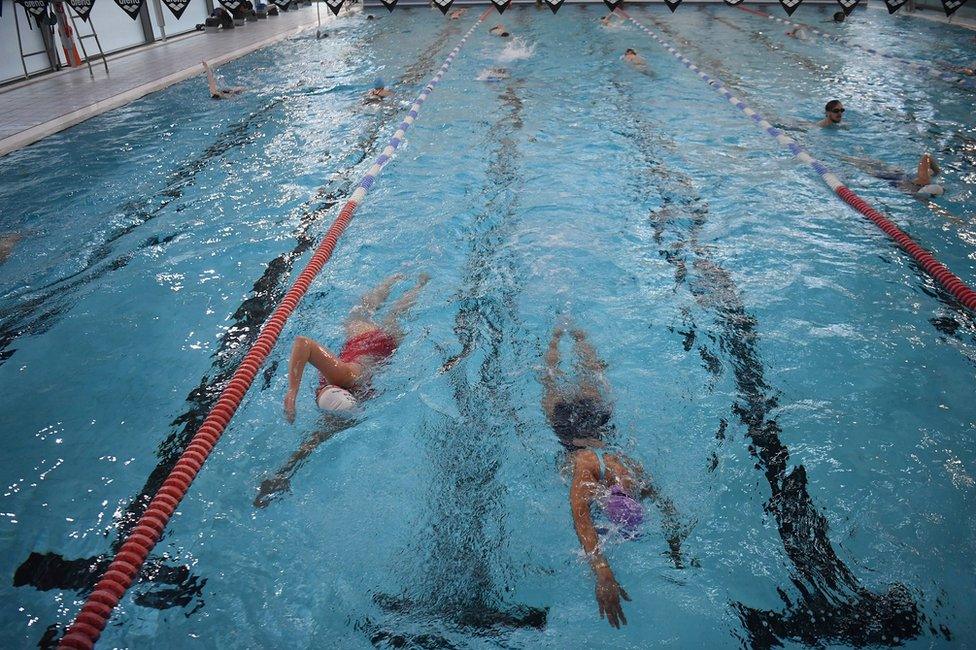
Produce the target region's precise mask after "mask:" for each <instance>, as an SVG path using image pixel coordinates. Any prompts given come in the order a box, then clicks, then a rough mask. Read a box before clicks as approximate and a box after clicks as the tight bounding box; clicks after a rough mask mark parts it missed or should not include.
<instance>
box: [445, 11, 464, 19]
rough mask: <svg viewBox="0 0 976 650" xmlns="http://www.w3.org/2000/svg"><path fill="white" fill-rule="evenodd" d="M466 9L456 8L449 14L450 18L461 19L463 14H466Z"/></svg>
mask: <svg viewBox="0 0 976 650" xmlns="http://www.w3.org/2000/svg"><path fill="white" fill-rule="evenodd" d="M465 11H466V9H455V10H454V11H452V12H451V13H450V14H449V15H448V18H450V19H451V20H461V16H463V15H464V12H465Z"/></svg>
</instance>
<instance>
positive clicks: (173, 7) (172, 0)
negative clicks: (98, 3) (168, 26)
mask: <svg viewBox="0 0 976 650" xmlns="http://www.w3.org/2000/svg"><path fill="white" fill-rule="evenodd" d="M69 1H70V0H69ZM92 2H94V0H92ZM163 4H164V5H166V8H167V9H169V10H170V11H171V12H172V13H173V15H174V16H176V20H179V19H180V16H182V15H183V12H184V11H186V8H187V7H188V6H189V5H190V0H163Z"/></svg>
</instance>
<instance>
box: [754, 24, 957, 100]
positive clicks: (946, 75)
mask: <svg viewBox="0 0 976 650" xmlns="http://www.w3.org/2000/svg"><path fill="white" fill-rule="evenodd" d="M735 8H736V9H741V10H742V11H745V12H746V13H750V14H754V15H756V16H761V17H763V18H769V19H770V20H775V21H776V22H779V23H783V24H784V25H791V26H793V27H802V28H803V29H806V30H808V31H810V32H812V33H814V34H816V35H817V36H820V37H822V38H826V39H829V40H831V41H834V42H835V43H841V44H842V45H847V46H850V47H856V48H857V49H859V50H862V51H864V52H868V53H869V54H876V55H877V56H880V57H884V58H886V59H888V60H889V61H895V62H896V63H900V64H901V65H904V66H908V67H909V68H911V69H912V70H914V71H915V72H920V73H922V74H925V75H928V76H930V77H935V78H936V79H941V80H943V81H947V82H949V83H951V84H953V85H956V86H963V87H965V88H970V89H974V90H976V79H969V78H967V77H963V76H960V75H957V74H952V73H951V72H946V71H944V70H939V69H938V68H934V67H932V66H928V65H924V64H921V63H916V62H915V61H909V60H908V59H902V58H900V57H897V56H894V55H893V54H888V53H887V52H881V51H880V50H876V49H874V48H872V47H865V46H863V45H861V44H860V43H855V42H854V41H852V40H850V39H847V38H843V37H841V36H836V35H834V34H828V33H827V32H825V31H822V30H819V29H817V28H816V27H811V26H810V25H804V24H803V23H795V22H793V21H792V20H787V19H785V18H780V17H779V16H773V15H772V14H767V13H766V12H765V11H760V10H758V9H750V8H749V7H743V6H742V5H736V7H735Z"/></svg>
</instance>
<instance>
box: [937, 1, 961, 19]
mask: <svg viewBox="0 0 976 650" xmlns="http://www.w3.org/2000/svg"><path fill="white" fill-rule="evenodd" d="M964 4H966V0H942V8H943V9H945V12H946V16H951V15H952V14H954V13H956V9H958V8H959V7H961V6H963V5H964Z"/></svg>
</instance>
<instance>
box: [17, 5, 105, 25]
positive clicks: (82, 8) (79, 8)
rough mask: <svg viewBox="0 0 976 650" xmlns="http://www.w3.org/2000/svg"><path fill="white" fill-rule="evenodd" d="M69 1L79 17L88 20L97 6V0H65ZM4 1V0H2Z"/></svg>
mask: <svg viewBox="0 0 976 650" xmlns="http://www.w3.org/2000/svg"><path fill="white" fill-rule="evenodd" d="M64 1H65V2H67V3H68V6H69V7H71V8H72V9H74V10H75V13H76V14H78V17H79V18H81V19H82V20H84V21H85V22H88V15H89V14H90V13H91V10H92V7H94V6H95V0H64ZM0 2H2V0H0Z"/></svg>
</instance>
